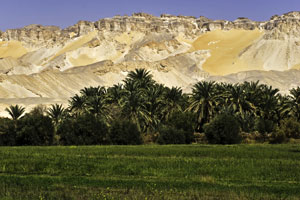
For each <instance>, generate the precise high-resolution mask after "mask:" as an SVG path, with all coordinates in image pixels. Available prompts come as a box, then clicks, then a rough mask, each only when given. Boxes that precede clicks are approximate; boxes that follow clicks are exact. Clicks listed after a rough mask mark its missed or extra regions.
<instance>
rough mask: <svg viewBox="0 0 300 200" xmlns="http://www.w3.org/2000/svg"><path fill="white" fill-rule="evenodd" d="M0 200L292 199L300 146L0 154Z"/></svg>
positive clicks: (14, 150)
mask: <svg viewBox="0 0 300 200" xmlns="http://www.w3.org/2000/svg"><path fill="white" fill-rule="evenodd" d="M0 199H300V146H299V145H295V144H282V145H267V144H255V145H224V146H218V145H166V146H158V145H145V146H68V147H66V146H65V147H63V146H52V147H0Z"/></svg>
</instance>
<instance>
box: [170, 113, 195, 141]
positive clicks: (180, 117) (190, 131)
mask: <svg viewBox="0 0 300 200" xmlns="http://www.w3.org/2000/svg"><path fill="white" fill-rule="evenodd" d="M196 123H197V120H196V117H195V114H194V113H190V112H175V113H173V114H172V116H171V117H170V118H169V120H168V121H167V123H166V124H167V125H168V126H173V127H174V128H176V129H178V130H182V131H184V135H185V144H191V143H192V142H194V141H195V138H194V130H195V125H196Z"/></svg>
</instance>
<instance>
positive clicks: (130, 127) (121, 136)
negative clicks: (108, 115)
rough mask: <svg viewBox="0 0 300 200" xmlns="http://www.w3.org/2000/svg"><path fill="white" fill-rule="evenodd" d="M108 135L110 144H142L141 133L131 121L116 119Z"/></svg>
mask: <svg viewBox="0 0 300 200" xmlns="http://www.w3.org/2000/svg"><path fill="white" fill-rule="evenodd" d="M109 137H110V140H111V142H112V144H117V145H138V144H142V137H141V133H140V132H139V130H138V128H137V126H136V124H134V123H132V122H131V121H124V120H116V121H114V122H113V123H112V125H111V127H110V132H109Z"/></svg>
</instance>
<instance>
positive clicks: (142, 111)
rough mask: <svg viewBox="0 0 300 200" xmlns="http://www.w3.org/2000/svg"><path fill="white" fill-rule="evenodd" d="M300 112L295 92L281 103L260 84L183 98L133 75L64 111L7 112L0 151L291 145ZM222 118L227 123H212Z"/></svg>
mask: <svg viewBox="0 0 300 200" xmlns="http://www.w3.org/2000/svg"><path fill="white" fill-rule="evenodd" d="M299 105H300V87H297V88H294V89H292V90H290V94H289V95H288V96H283V95H281V94H280V93H279V90H278V89H276V88H272V87H271V86H268V85H265V84H260V83H259V82H244V83H241V84H229V83H216V82H205V81H203V82H198V83H196V84H195V85H194V86H193V87H192V92H191V93H190V94H186V93H183V91H182V89H181V88H179V87H172V88H169V87H166V86H164V85H162V84H158V83H156V82H155V81H154V80H153V78H152V75H151V73H150V71H147V70H145V69H136V70H135V71H130V72H129V73H128V76H127V77H126V78H125V80H124V81H123V82H122V83H119V84H117V85H114V86H112V87H108V88H105V87H102V86H98V87H86V88H83V89H82V90H80V92H79V93H78V94H76V95H74V96H73V97H71V98H70V100H69V106H68V107H67V108H64V107H63V106H62V105H58V104H55V105H52V106H50V108H48V109H44V108H43V107H37V108H35V109H34V110H32V111H30V112H29V113H27V114H25V115H24V111H25V108H23V107H21V106H18V105H15V106H13V105H12V106H10V107H9V108H7V109H6V111H7V112H8V113H9V115H10V116H11V119H3V118H2V119H0V145H3V146H5V145H52V144H53V145H104V144H106V145H107V144H119V145H122V144H141V143H143V142H144V143H159V144H191V143H193V142H195V141H199V138H202V139H201V142H203V143H205V142H208V143H213V144H228V143H230V144H231V143H239V142H244V143H255V142H266V143H288V142H290V141H291V140H292V141H293V140H294V139H298V138H299V137H300V124H299V123H300V106H299ZM222 113H227V114H228V116H227V117H225V118H224V119H221V120H219V122H221V123H219V122H218V123H217V122H216V121H218V117H219V116H220V115H221V114H222ZM229 116H231V117H229ZM229 118H232V119H234V120H230V119H229ZM223 120H224V121H226V122H222V121H223ZM232 126H234V128H233V129H231V127H232ZM205 127H208V128H205ZM209 127H210V128H209ZM121 129H123V130H124V131H120V130H121ZM205 130H206V131H205ZM204 132H205V135H206V138H205V137H204V136H199V134H200V135H201V134H202V135H203V133H204ZM195 136H197V137H198V136H199V137H198V138H196V140H195ZM211 136H212V137H211ZM241 138H242V139H243V140H242V141H241V140H240V139H241Z"/></svg>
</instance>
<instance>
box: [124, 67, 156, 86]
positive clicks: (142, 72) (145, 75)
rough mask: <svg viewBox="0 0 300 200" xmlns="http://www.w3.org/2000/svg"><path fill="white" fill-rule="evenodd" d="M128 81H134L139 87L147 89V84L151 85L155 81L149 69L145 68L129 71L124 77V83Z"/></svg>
mask: <svg viewBox="0 0 300 200" xmlns="http://www.w3.org/2000/svg"><path fill="white" fill-rule="evenodd" d="M128 81H134V82H136V83H137V86H138V87H139V88H144V89H147V88H148V87H149V86H152V85H153V84H154V83H155V81H154V80H153V76H152V75H151V74H150V71H147V70H146V69H143V68H142V69H135V71H130V72H129V73H128V75H127V78H126V79H125V81H124V82H125V83H127V82H128Z"/></svg>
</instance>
